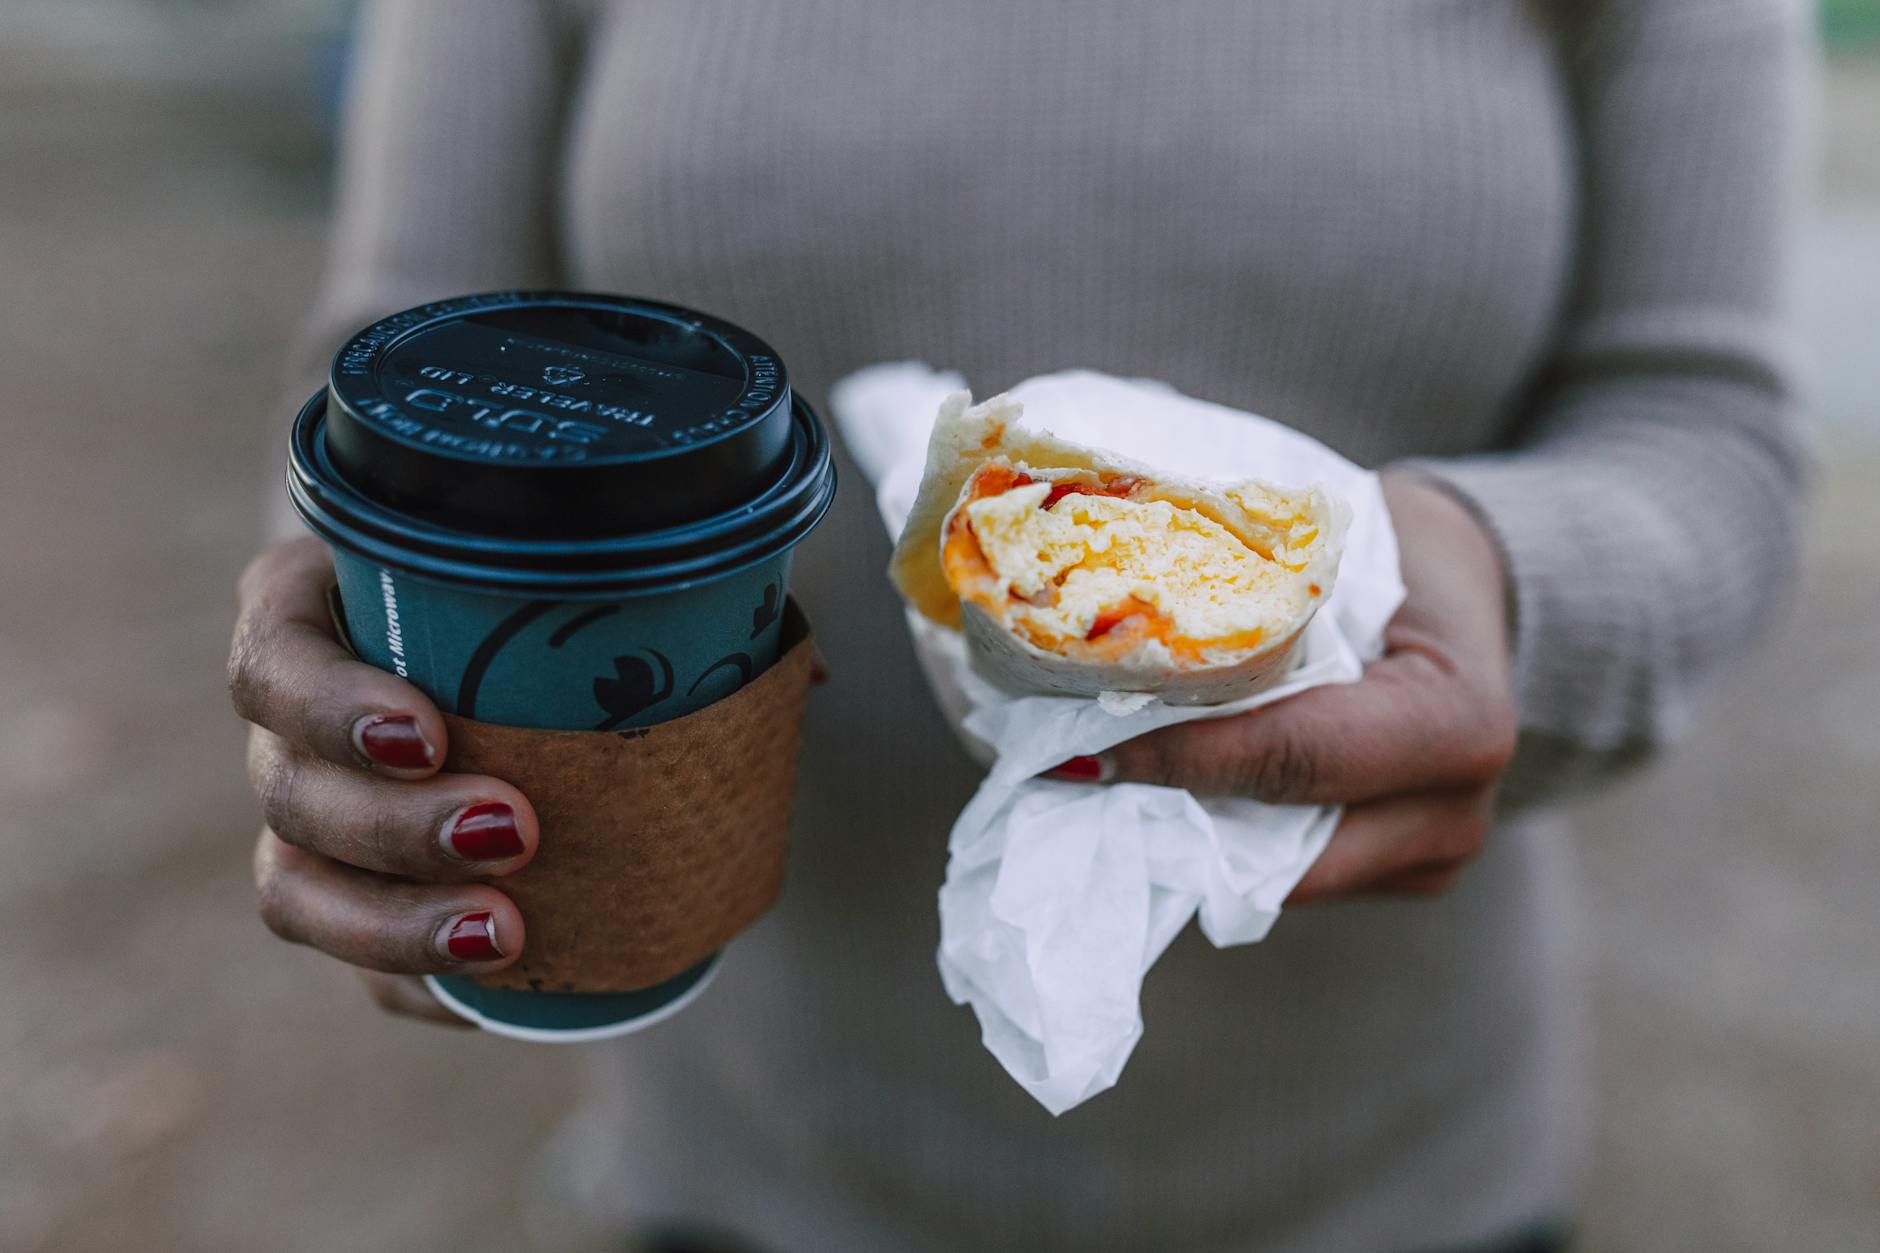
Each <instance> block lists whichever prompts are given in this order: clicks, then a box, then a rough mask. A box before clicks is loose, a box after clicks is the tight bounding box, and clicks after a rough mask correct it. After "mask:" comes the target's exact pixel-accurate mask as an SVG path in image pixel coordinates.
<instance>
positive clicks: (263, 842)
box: [229, 539, 537, 1025]
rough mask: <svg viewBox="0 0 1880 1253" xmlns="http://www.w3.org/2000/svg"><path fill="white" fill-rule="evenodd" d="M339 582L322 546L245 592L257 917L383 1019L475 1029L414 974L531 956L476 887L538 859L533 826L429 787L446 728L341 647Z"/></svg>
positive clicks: (498, 788)
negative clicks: (336, 975)
mask: <svg viewBox="0 0 1880 1253" xmlns="http://www.w3.org/2000/svg"><path fill="white" fill-rule="evenodd" d="M332 583H333V562H332V558H331V557H330V556H329V555H328V553H327V550H326V547H325V546H324V545H323V544H321V543H319V542H318V541H316V540H313V539H300V540H293V541H289V542H286V543H282V544H276V545H274V546H273V547H271V548H268V549H266V550H264V551H263V552H262V553H261V555H260V556H259V557H257V558H255V560H254V562H253V564H251V565H250V566H249V567H248V569H247V571H246V572H244V573H243V575H242V578H241V584H240V593H241V616H240V618H239V619H238V620H237V622H236V625H235V639H234V644H233V646H232V648H231V650H230V652H229V690H230V692H231V693H232V694H233V696H234V698H235V709H236V712H237V713H239V714H241V716H242V717H243V718H244V719H246V720H247V721H248V722H249V723H251V724H253V725H252V729H251V733H250V735H249V740H248V776H249V779H250V781H251V782H252V783H253V785H254V789H255V792H256V794H257V795H258V796H259V797H260V799H261V807H262V812H263V814H264V815H265V817H266V820H267V826H266V827H265V828H264V829H263V830H262V832H261V839H260V841H259V843H257V844H256V846H255V886H256V887H257V888H258V889H259V891H260V898H261V899H260V904H261V917H262V920H263V921H265V922H266V923H267V925H268V927H269V929H270V930H272V931H273V932H274V933H275V934H276V935H278V936H280V937H281V938H282V939H284V940H290V941H293V942H294V943H297V944H307V945H311V946H312V947H314V948H317V949H320V950H321V951H323V952H326V953H329V954H331V955H332V956H334V957H337V958H339V959H340V960H341V961H344V962H349V963H351V964H352V965H354V966H359V967H363V968H364V972H365V978H366V981H367V983H368V985H369V986H370V987H371V990H372V994H373V996H374V997H375V998H376V999H377V1000H378V1002H379V1004H380V1005H381V1006H383V1007H384V1008H386V1009H388V1010H391V1011H393V1012H397V1013H408V1014H415V1015H417V1016H419V1017H424V1018H430V1019H435V1020H437V1021H440V1022H448V1023H454V1024H457V1025H465V1024H463V1023H462V1020H460V1019H458V1018H457V1017H455V1016H454V1015H452V1014H450V1013H449V1012H448V1011H447V1010H445V1009H444V1008H443V1006H441V1005H439V1004H438V1003H437V1001H436V1000H435V998H433V997H432V996H431V995H430V993H429V992H428V991H426V989H425V988H424V986H423V984H422V983H420V982H419V981H418V979H417V978H415V976H417V975H420V974H443V973H450V974H480V973H483V972H486V971H492V970H500V969H501V968H502V967H504V966H507V965H509V964H510V963H511V962H513V961H514V960H515V959H516V956H517V954H519V953H520V952H521V951H522V942H523V933H522V915H521V914H520V913H519V912H517V910H516V907H515V904H514V903H513V902H511V901H510V899H509V898H508V897H507V896H505V895H503V894H502V893H501V892H499V891H497V890H496V889H495V888H493V887H489V886H487V885H484V884H480V883H477V882H474V880H476V879H479V878H484V877H487V876H493V875H502V874H507V873H509V872H510V871H512V870H515V869H517V868H518V867H520V866H522V865H523V864H525V863H526V862H527V861H528V860H529V858H530V857H531V856H532V855H533V854H534V852H535V846H536V835H537V830H536V821H535V812H534V810H532V809H531V808H530V807H529V802H528V801H527V800H526V799H525V798H524V797H523V795H522V794H521V793H520V792H518V791H517V790H516V789H515V788H513V787H510V786H509V785H508V784H507V783H503V782H501V781H499V780H496V779H490V778H484V777H481V776H477V775H465V774H439V773H437V768H438V765H439V763H441V762H442V761H443V760H444V751H445V732H444V721H443V719H442V717H440V716H439V714H438V711H437V709H436V707H435V706H434V705H432V704H431V702H430V701H429V700H427V699H426V698H425V696H424V694H423V693H422V692H420V691H418V689H417V688H415V687H413V686H412V685H411V684H409V683H407V682H405V681H404V680H403V679H400V678H398V677H396V676H395V675H391V674H387V673H386V672H384V671H382V670H378V669H375V668H373V667H372V666H368V665H366V664H365V663H364V662H361V661H359V660H358V659H357V658H355V657H353V655H352V654H351V653H349V652H347V651H346V649H345V648H343V647H342V646H341V645H340V643H339V640H338V639H337V638H336V636H335V635H334V631H333V626H332V622H331V620H330V618H329V615H328V612H327V601H326V593H327V589H328V588H329V587H330V586H331V585H332Z"/></svg>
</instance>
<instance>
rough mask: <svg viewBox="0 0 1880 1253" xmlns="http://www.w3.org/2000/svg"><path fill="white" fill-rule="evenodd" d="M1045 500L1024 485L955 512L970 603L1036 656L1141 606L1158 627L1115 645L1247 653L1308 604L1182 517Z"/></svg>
mask: <svg viewBox="0 0 1880 1253" xmlns="http://www.w3.org/2000/svg"><path fill="white" fill-rule="evenodd" d="M1050 493H1051V485H1050V484H1048V483H1044V482H1035V483H1027V484H1025V485H1023V486H1018V487H1014V488H1012V489H1011V490H1009V491H1005V492H1002V493H1000V494H998V495H990V496H983V497H981V498H979V499H976V500H972V501H969V502H968V503H967V504H966V505H965V507H964V510H963V512H964V513H965V515H966V518H967V520H968V521H969V522H970V524H971V527H972V537H973V539H974V540H976V541H977V547H978V550H979V554H980V555H981V556H982V557H983V559H984V562H985V567H984V568H983V569H982V573H985V574H989V575H990V579H991V584H990V586H984V585H982V586H981V587H979V588H975V589H972V593H976V594H977V595H978V597H979V598H980V599H981V600H982V601H983V602H990V603H993V604H998V602H1000V601H1004V602H1006V603H1004V604H1000V605H999V609H1000V612H1002V613H1003V614H1004V616H1005V617H1006V618H1007V620H1008V621H1010V622H1011V623H1012V624H1013V625H1015V626H1018V627H1019V628H1021V629H1022V630H1023V631H1024V632H1025V634H1026V635H1028V636H1029V637H1031V638H1032V640H1033V641H1034V642H1035V643H1037V644H1039V645H1040V646H1041V647H1046V648H1053V647H1057V646H1059V645H1060V644H1061V643H1063V642H1064V641H1070V640H1076V641H1083V640H1085V639H1087V638H1092V637H1093V632H1094V633H1095V635H1096V636H1102V635H1103V634H1104V633H1106V632H1107V631H1109V630H1110V629H1112V627H1114V626H1115V625H1116V624H1117V622H1118V620H1119V617H1120V618H1122V619H1123V620H1125V621H1127V618H1128V614H1129V613H1130V612H1131V611H1139V610H1140V609H1141V608H1143V607H1147V608H1148V609H1149V610H1151V611H1152V613H1151V614H1149V615H1142V616H1147V617H1152V618H1154V619H1159V621H1151V622H1148V623H1143V622H1142V621H1141V619H1140V617H1138V619H1137V620H1136V622H1135V623H1134V624H1133V629H1127V628H1126V630H1125V632H1124V633H1125V634H1129V635H1141V634H1153V635H1156V636H1158V637H1162V638H1164V639H1165V640H1167V642H1169V643H1170V644H1171V645H1174V646H1177V650H1178V651H1184V652H1185V651H1189V648H1182V647H1180V645H1188V646H1191V647H1192V646H1201V647H1206V646H1210V645H1212V646H1215V647H1248V646H1251V645H1253V644H1255V643H1257V642H1258V641H1259V639H1260V638H1261V636H1262V635H1263V634H1264V633H1266V632H1268V631H1271V630H1274V629H1277V628H1278V627H1280V626H1281V625H1283V624H1285V623H1288V622H1291V621H1293V620H1294V619H1295V618H1296V616H1297V615H1298V614H1300V613H1302V612H1304V610H1305V607H1306V601H1307V599H1308V598H1309V597H1310V596H1311V592H1310V591H1309V590H1308V589H1307V588H1306V587H1304V586H1303V585H1302V580H1300V578H1299V577H1298V576H1297V575H1296V573H1295V572H1294V570H1292V569H1289V568H1288V567H1287V566H1286V565H1283V564H1281V563H1279V562H1276V561H1274V560H1272V559H1270V558H1268V557H1266V556H1263V555H1262V554H1260V553H1258V552H1256V551H1254V550H1253V549H1252V548H1249V547H1248V546H1247V545H1246V544H1245V543H1243V542H1242V541H1241V540H1240V539H1239V538H1238V537H1237V536H1235V535H1234V534H1233V532H1231V531H1229V530H1228V529H1227V528H1226V527H1224V526H1222V525H1221V524H1220V523H1218V522H1215V521H1214V520H1213V519H1211V518H1207V517H1204V516H1203V515H1201V514H1199V513H1197V512H1195V511H1193V510H1191V509H1184V508H1181V507H1180V506H1178V505H1175V504H1171V503H1170V502H1168V501H1162V500H1129V499H1119V498H1117V497H1115V496H1105V495H1090V494H1084V493H1074V494H1071V495H1066V496H1063V497H1062V499H1059V500H1057V501H1055V502H1054V503H1052V504H1051V506H1050V507H1049V508H1044V507H1042V506H1043V505H1044V502H1045V500H1046V498H1047V497H1048V496H1049V495H1050ZM956 587H957V584H956ZM958 590H961V591H966V590H967V589H965V588H958ZM972 593H969V594H972ZM1132 602H1136V603H1135V604H1132ZM1119 607H1122V608H1119ZM1169 637H1173V638H1169ZM1118 642H1119V643H1121V641H1120V640H1119V641H1118Z"/></svg>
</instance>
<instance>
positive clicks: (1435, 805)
mask: <svg viewBox="0 0 1880 1253" xmlns="http://www.w3.org/2000/svg"><path fill="white" fill-rule="evenodd" d="M1489 807H1490V794H1489V792H1488V791H1487V790H1486V789H1481V790H1472V791H1466V792H1434V793H1427V794H1423V795H1418V796H1400V797H1393V798H1392V799H1390V800H1386V801H1376V802H1374V803H1372V804H1369V805H1357V806H1353V807H1352V808H1351V809H1348V810H1346V811H1345V816H1344V818H1343V819H1342V820H1341V821H1340V822H1339V824H1338V829H1337V830H1336V831H1333V832H1332V838H1331V841H1330V842H1329V843H1328V844H1326V846H1325V851H1324V852H1322V853H1320V854H1319V858H1318V860H1317V861H1315V862H1313V863H1312V867H1311V868H1310V869H1309V870H1307V871H1306V873H1305V876H1304V877H1303V878H1301V879H1300V880H1299V883H1298V884H1297V885H1296V886H1295V887H1294V888H1293V890H1292V894H1291V895H1290V896H1289V897H1288V898H1287V902H1286V903H1287V904H1289V905H1305V904H1310V903H1312V902H1314V901H1322V900H1331V899H1335V898H1339V897H1347V896H1364V895H1371V894H1374V893H1377V892H1380V891H1386V890H1389V889H1387V888H1386V886H1385V885H1386V884H1389V883H1391V882H1392V881H1393V880H1398V879H1402V878H1405V877H1408V878H1410V879H1411V880H1413V881H1415V880H1416V879H1417V878H1418V877H1420V876H1440V875H1441V874H1442V873H1444V872H1446V871H1450V870H1453V869H1454V868H1457V867H1460V866H1461V865H1462V864H1463V863H1464V862H1466V861H1468V860H1469V859H1470V858H1471V857H1474V856H1475V855H1476V854H1477V853H1478V852H1480V851H1481V849H1482V843H1483V841H1484V840H1485V839H1486V838H1487V835H1488V824H1489Z"/></svg>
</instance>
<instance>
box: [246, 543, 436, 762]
mask: <svg viewBox="0 0 1880 1253" xmlns="http://www.w3.org/2000/svg"><path fill="white" fill-rule="evenodd" d="M332 583H333V559H332V556H331V554H330V553H329V552H328V551H327V549H326V546H325V545H324V544H321V543H320V542H318V541H317V540H312V539H304V540H290V541H288V542H286V543H282V544H276V545H274V546H273V547H271V548H268V549H265V550H264V551H263V552H262V553H261V555H260V556H258V557H256V558H255V559H254V561H253V562H252V563H251V564H250V565H249V567H248V569H247V570H246V571H244V572H243V574H242V577H241V584H240V593H241V612H240V615H239V616H238V618H237V619H236V623H235V638H234V642H233V643H232V644H231V646H230V648H229V659H228V683H229V693H230V695H231V696H232V697H233V698H234V701H235V711H236V712H237V713H239V714H240V715H241V716H242V717H243V718H246V719H247V720H248V721H249V722H252V723H255V724H256V725H258V726H263V727H266V728H267V729H268V730H270V731H273V732H274V733H275V734H277V735H279V736H281V737H282V738H283V739H286V740H288V741H289V742H291V743H293V744H295V745H297V746H298V747H300V748H303V749H306V750H307V751H308V752H311V753H313V754H314V755H315V756H318V757H321V758H324V759H325V760H327V761H331V762H335V763H338V764H341V765H347V766H355V767H361V768H365V769H371V770H377V771H380V772H382V773H384V774H388V775H391V776H394V777H397V778H422V777H423V776H425V775H428V774H430V773H432V772H433V771H435V770H436V769H437V767H438V765H439V763H441V762H442V761H443V760H444V747H445V735H444V720H443V718H442V716H441V715H439V713H438V712H437V708H436V707H435V706H434V705H432V703H431V702H430V701H429V700H428V699H426V697H425V695H424V693H423V692H420V691H419V690H418V689H417V688H416V687H413V686H412V685H411V684H410V683H407V682H406V681H405V680H403V679H401V678H399V677H398V676H397V675H394V674H389V673H387V672H386V671H383V670H380V669H377V668H376V667H373V666H368V665H367V664H365V663H364V662H363V661H360V660H359V659H358V658H356V657H354V656H353V655H352V654H351V653H349V652H347V651H346V649H345V648H344V647H343V646H342V645H341V644H340V642H339V640H338V638H337V637H336V636H335V635H334V633H333V623H332V617H331V614H330V613H329V611H328V609H327V601H326V593H327V589H328V588H329V587H331V586H332Z"/></svg>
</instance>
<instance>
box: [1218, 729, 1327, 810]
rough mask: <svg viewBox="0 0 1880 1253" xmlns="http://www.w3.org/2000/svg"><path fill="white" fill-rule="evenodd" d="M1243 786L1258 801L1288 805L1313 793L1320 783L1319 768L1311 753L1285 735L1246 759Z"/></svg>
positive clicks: (1294, 736) (1290, 734)
mask: <svg viewBox="0 0 1880 1253" xmlns="http://www.w3.org/2000/svg"><path fill="white" fill-rule="evenodd" d="M1237 781H1238V783H1239V786H1238V787H1237V788H1236V789H1235V790H1236V791H1242V792H1246V793H1247V794H1249V795H1251V796H1253V797H1255V798H1256V799H1258V800H1264V801H1275V802H1282V803H1283V802H1286V801H1293V800H1298V799H1300V798H1302V797H1305V796H1308V795H1310V794H1311V793H1312V790H1313V788H1314V787H1315V786H1316V785H1317V782H1318V764H1317V762H1316V760H1315V758H1314V757H1313V754H1312V752H1311V750H1310V749H1308V748H1307V746H1306V744H1305V742H1304V741H1303V740H1302V739H1300V738H1299V736H1298V735H1297V734H1296V733H1294V732H1291V731H1281V732H1279V733H1278V734H1276V735H1274V736H1273V737H1272V739H1271V740H1270V741H1269V742H1268V743H1266V744H1265V745H1263V746H1262V748H1261V749H1260V750H1259V751H1258V752H1256V753H1254V754H1252V755H1251V756H1249V757H1247V758H1245V759H1243V761H1242V762H1241V768H1240V777H1239V779H1238V780H1237Z"/></svg>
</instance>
